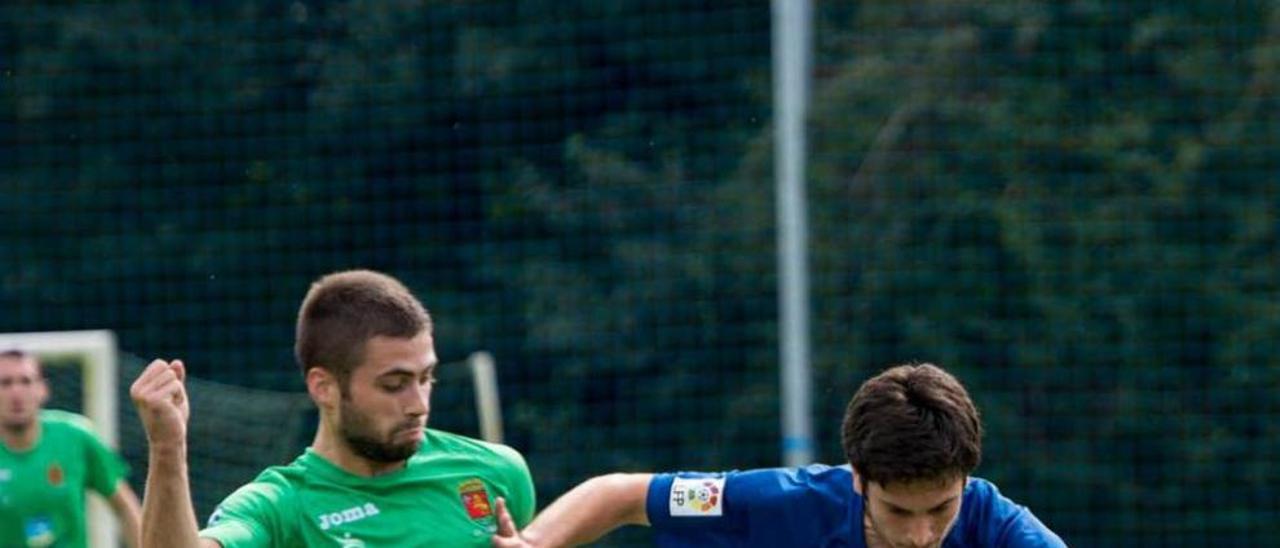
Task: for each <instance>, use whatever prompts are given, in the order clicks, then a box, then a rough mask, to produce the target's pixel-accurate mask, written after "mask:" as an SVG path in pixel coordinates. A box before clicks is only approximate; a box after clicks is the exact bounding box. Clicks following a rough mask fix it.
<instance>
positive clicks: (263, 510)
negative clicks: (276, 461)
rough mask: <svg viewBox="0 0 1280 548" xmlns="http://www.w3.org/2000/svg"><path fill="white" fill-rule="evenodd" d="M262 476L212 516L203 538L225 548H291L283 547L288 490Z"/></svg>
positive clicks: (229, 497)
mask: <svg viewBox="0 0 1280 548" xmlns="http://www.w3.org/2000/svg"><path fill="white" fill-rule="evenodd" d="M263 480H264V478H262V477H259V478H258V480H255V481H254V482H253V483H249V484H247V485H244V486H242V487H240V488H239V489H237V490H236V491H235V492H233V493H231V495H230V496H228V497H227V498H226V499H225V500H223V501H222V503H221V504H219V505H218V507H217V509H215V510H214V511H213V513H212V514H210V515H209V523H208V524H207V526H206V527H205V528H204V529H203V530H201V531H200V536H201V537H203V538H210V539H213V540H216V541H218V542H219V543H220V544H222V546H223V548H253V547H266V546H273V545H276V546H281V545H284V546H287V545H288V544H287V543H286V544H280V541H283V540H285V539H284V537H283V536H281V519H280V515H281V511H282V507H284V506H287V505H288V503H289V502H290V501H289V496H288V490H287V489H286V488H285V487H284V486H283V485H280V484H275V483H272V482H269V481H263Z"/></svg>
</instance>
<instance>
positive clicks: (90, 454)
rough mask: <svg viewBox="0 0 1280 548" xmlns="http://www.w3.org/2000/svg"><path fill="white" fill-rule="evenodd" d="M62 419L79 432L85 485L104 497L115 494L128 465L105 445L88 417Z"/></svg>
mask: <svg viewBox="0 0 1280 548" xmlns="http://www.w3.org/2000/svg"><path fill="white" fill-rule="evenodd" d="M69 417H70V418H67V419H64V420H65V421H66V423H67V424H68V425H70V426H71V428H72V429H73V430H74V431H76V432H77V433H78V434H79V437H80V440H81V447H82V448H83V451H84V458H85V486H86V487H88V488H90V489H93V490H94V491H96V492H98V493H99V494H101V495H102V496H104V497H110V496H112V495H114V494H115V492H116V487H118V486H119V485H120V480H122V479H124V478H125V476H126V475H128V473H129V465H127V464H125V462H124V459H122V458H120V455H119V454H118V453H116V452H115V450H114V449H112V448H110V447H108V446H107V444H106V443H104V442H103V441H102V438H99V437H98V435H97V434H96V433H95V432H94V430H93V425H92V424H91V423H90V422H89V419H87V418H85V417H81V416H70V415H69Z"/></svg>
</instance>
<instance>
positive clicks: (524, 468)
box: [498, 445, 538, 528]
mask: <svg viewBox="0 0 1280 548" xmlns="http://www.w3.org/2000/svg"><path fill="white" fill-rule="evenodd" d="M498 447H499V451H500V452H501V454H502V456H503V457H505V460H506V461H507V463H508V467H507V488H508V489H510V490H511V491H510V493H509V494H508V495H507V496H506V499H507V507H508V508H509V509H510V511H511V519H513V520H515V522H516V525H517V526H518V527H520V528H524V526H525V525H528V524H529V522H530V521H533V514H534V511H535V510H537V506H538V501H537V496H536V495H535V493H534V488H533V475H532V474H530V473H529V465H528V464H527V463H526V462H525V460H524V457H523V456H521V455H520V453H519V452H518V451H516V450H515V449H512V448H510V447H507V446H505V445H503V446H498Z"/></svg>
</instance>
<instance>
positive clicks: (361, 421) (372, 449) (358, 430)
mask: <svg viewBox="0 0 1280 548" xmlns="http://www.w3.org/2000/svg"><path fill="white" fill-rule="evenodd" d="M338 430H339V434H340V435H341V436H342V439H343V441H345V442H346V443H347V446H348V447H350V448H351V451H353V452H354V453H355V454H357V455H359V456H360V457H362V458H364V459H368V460H370V461H373V462H377V463H383V464H388V463H396V462H404V461H405V460H408V459H409V457H411V456H413V454H414V453H417V452H418V446H419V443H420V442H417V441H413V442H404V443H395V442H392V441H390V440H388V439H382V438H381V437H379V436H378V435H377V432H376V431H375V429H374V427H373V425H372V422H371V421H369V420H368V418H367V417H366V416H365V415H364V414H362V413H360V412H359V411H356V410H355V409H354V408H353V407H352V406H349V405H347V404H346V403H345V402H344V403H343V404H342V414H341V420H340V421H339V427H338ZM398 431H400V428H397V429H395V430H393V431H392V434H391V435H393V436H394V435H395V433H396V432H398Z"/></svg>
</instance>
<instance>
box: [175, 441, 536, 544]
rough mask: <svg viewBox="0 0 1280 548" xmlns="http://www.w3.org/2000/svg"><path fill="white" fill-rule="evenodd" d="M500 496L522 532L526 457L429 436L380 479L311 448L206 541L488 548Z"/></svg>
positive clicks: (269, 475) (215, 521) (266, 478)
mask: <svg viewBox="0 0 1280 548" xmlns="http://www.w3.org/2000/svg"><path fill="white" fill-rule="evenodd" d="M193 472H194V473H199V471H198V470H197V471H193ZM497 497H503V498H505V499H506V500H507V507H508V508H509V509H510V511H511V516H512V518H514V519H515V521H516V523H517V524H518V525H519V526H521V527H523V526H524V525H525V524H526V523H528V522H529V521H530V520H531V519H533V512H534V507H535V501H534V494H533V478H532V477H530V475H529V468H528V466H526V465H525V462H524V458H523V457H521V456H520V453H518V452H516V451H515V450H514V449H511V448H510V447H507V446H504V445H496V444H492V443H486V442H483V441H479V440H474V439H471V438H467V437H463V436H458V435H455V434H449V433H447V432H441V431H438V430H432V429H427V431H426V435H425V439H424V440H423V442H422V447H420V448H419V449H418V452H417V453H416V454H414V455H413V456H412V457H410V458H409V462H408V464H407V465H406V466H405V467H404V468H402V469H400V470H398V471H395V472H392V473H389V474H385V475H381V476H375V477H362V476H357V475H354V474H351V473H348V472H347V471H345V470H343V469H341V468H338V467H337V466H336V465H334V464H333V463H331V462H329V461H327V460H325V459H324V458H322V457H321V456H320V455H318V454H316V453H315V452H314V451H313V450H311V449H309V448H308V449H307V451H306V452H305V453H303V454H302V456H300V457H298V458H297V459H295V460H294V461H293V462H292V463H290V464H289V465H287V466H274V467H271V468H268V469H266V470H265V471H263V472H262V473H261V474H259V475H258V477H257V479H255V480H254V481H253V482H252V483H249V484H248V485H245V486H243V487H241V488H239V489H237V490H236V491H235V492H234V493H232V494H231V495H230V496H229V497H227V498H226V500H224V501H222V504H220V505H218V508H217V510H215V511H214V512H213V514H212V515H211V516H210V517H209V525H208V527H207V528H206V529H204V530H203V531H201V532H200V536H202V537H207V538H212V539H215V540H217V541H218V542H220V543H222V545H223V546H224V547H226V548H241V547H249V546H254V547H257V546H264V547H265V546H271V547H277V548H285V547H294V546H307V547H320V546H340V547H344V548H355V547H383V546H450V547H453V546H489V537H490V536H491V535H492V534H493V533H494V531H496V529H497V520H496V517H495V514H494V511H495V509H496V507H495V504H496V500H497Z"/></svg>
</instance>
